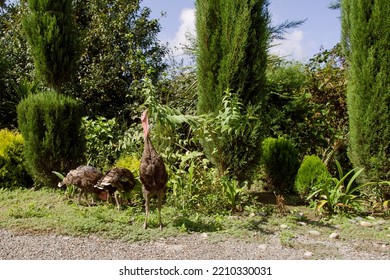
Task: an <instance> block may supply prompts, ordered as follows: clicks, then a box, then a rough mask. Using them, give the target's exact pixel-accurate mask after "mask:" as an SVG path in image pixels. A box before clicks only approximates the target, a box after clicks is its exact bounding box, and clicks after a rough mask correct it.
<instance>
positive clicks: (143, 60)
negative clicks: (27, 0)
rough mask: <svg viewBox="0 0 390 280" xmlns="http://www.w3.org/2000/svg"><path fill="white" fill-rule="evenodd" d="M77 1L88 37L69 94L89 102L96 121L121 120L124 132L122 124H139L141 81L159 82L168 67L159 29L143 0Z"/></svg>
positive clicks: (89, 111) (87, 106) (80, 21)
mask: <svg viewBox="0 0 390 280" xmlns="http://www.w3.org/2000/svg"><path fill="white" fill-rule="evenodd" d="M73 2H74V6H75V8H74V9H75V13H76V17H77V24H78V26H79V27H80V29H81V33H82V34H83V35H84V36H83V38H82V46H83V53H82V55H81V59H80V67H79V69H78V72H77V75H76V77H75V79H76V80H75V82H74V83H73V84H72V85H71V86H70V87H69V88H68V92H69V94H71V95H73V96H75V97H77V98H79V99H81V100H82V101H83V102H84V106H85V110H86V114H87V115H88V116H89V117H90V118H91V119H94V118H95V117H96V116H97V115H99V116H104V117H105V118H107V119H112V118H116V122H117V123H118V124H119V125H120V128H121V129H122V130H124V129H123V127H122V124H126V126H129V125H130V124H132V123H134V122H137V121H138V118H137V117H138V114H135V112H139V108H138V107H139V106H140V104H142V103H143V102H144V99H143V96H142V95H141V93H140V90H141V84H142V79H143V78H145V76H146V75H147V74H148V75H149V77H150V78H151V79H152V80H153V82H154V83H156V81H157V79H158V78H159V77H160V75H161V73H162V72H163V71H164V70H165V68H166V64H165V62H164V56H165V54H166V47H165V46H163V45H161V44H160V43H159V41H158V38H157V35H158V33H159V32H160V28H161V27H160V24H159V22H158V20H157V19H151V18H150V15H151V10H150V9H149V8H147V7H141V6H140V2H141V1H140V0H115V1H113V0H109V1H100V0H88V1H85V0H76V1H73ZM149 69H153V70H152V71H149V73H148V70H149ZM129 115H130V117H129Z"/></svg>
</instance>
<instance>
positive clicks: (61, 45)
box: [23, 0, 79, 91]
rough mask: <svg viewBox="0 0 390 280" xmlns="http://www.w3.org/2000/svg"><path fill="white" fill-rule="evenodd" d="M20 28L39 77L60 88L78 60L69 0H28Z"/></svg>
mask: <svg viewBox="0 0 390 280" xmlns="http://www.w3.org/2000/svg"><path fill="white" fill-rule="evenodd" d="M28 7H29V13H28V14H27V15H26V16H25V17H24V19H23V29H24V31H25V33H26V35H27V40H28V43H29V45H30V47H31V52H32V55H33V57H34V64H35V68H36V70H37V73H38V75H39V76H40V78H41V79H42V80H43V81H44V82H46V84H47V85H48V86H49V87H52V88H54V89H55V90H56V91H60V89H61V86H62V85H63V84H64V83H65V82H67V81H69V80H70V78H71V76H72V73H73V71H74V70H75V66H76V61H77V60H78V58H79V56H78V46H79V39H78V34H77V29H76V28H75V26H74V19H73V13H72V0H28Z"/></svg>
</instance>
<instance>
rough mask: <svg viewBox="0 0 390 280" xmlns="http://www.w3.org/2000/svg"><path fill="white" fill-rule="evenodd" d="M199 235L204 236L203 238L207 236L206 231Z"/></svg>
mask: <svg viewBox="0 0 390 280" xmlns="http://www.w3.org/2000/svg"><path fill="white" fill-rule="evenodd" d="M201 236H202V238H205V239H206V238H208V237H209V235H208V234H207V233H206V232H204V233H202V234H201Z"/></svg>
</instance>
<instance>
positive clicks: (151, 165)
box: [58, 110, 168, 229]
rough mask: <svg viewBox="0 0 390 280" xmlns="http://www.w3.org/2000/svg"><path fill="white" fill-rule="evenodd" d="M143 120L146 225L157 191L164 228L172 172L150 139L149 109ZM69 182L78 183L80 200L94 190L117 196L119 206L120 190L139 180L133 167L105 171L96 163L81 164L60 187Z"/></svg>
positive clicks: (161, 226)
mask: <svg viewBox="0 0 390 280" xmlns="http://www.w3.org/2000/svg"><path fill="white" fill-rule="evenodd" d="M141 123H142V128H143V133H144V151H143V154H142V158H141V164H140V180H141V183H142V194H143V196H144V199H145V222H144V228H145V229H146V228H147V227H148V216H149V202H150V198H151V197H152V196H154V195H157V199H158V206H157V209H158V222H159V226H160V229H162V228H163V224H162V221H161V207H162V200H163V197H164V194H165V192H166V190H167V187H166V184H167V181H168V174H167V171H166V169H165V165H164V162H163V159H162V158H161V157H160V156H159V155H158V154H157V152H156V150H155V149H154V147H153V145H152V142H151V140H150V136H149V121H148V111H147V110H145V111H144V112H143V113H142V116H141ZM65 185H74V186H75V187H77V188H78V189H79V194H78V202H79V204H80V202H81V196H82V195H83V194H84V195H85V197H86V199H87V201H88V194H89V193H94V194H96V195H99V196H101V197H102V196H106V199H107V201H110V198H111V197H112V196H114V198H115V202H116V205H117V208H118V210H119V209H120V206H121V205H120V201H119V197H118V192H119V193H120V192H128V191H131V190H132V189H133V188H134V187H135V185H136V181H135V178H134V175H133V174H132V173H131V171H130V170H128V169H126V168H122V167H114V168H113V169H111V170H110V171H108V172H107V173H106V174H105V175H104V174H103V173H102V172H100V171H99V170H98V169H97V168H95V167H93V166H89V165H81V166H79V167H77V168H76V169H73V170H71V171H69V173H68V174H67V175H66V176H65V178H64V179H63V180H62V182H60V183H59V184H58V186H59V187H63V186H65Z"/></svg>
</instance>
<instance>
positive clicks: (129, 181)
mask: <svg viewBox="0 0 390 280" xmlns="http://www.w3.org/2000/svg"><path fill="white" fill-rule="evenodd" d="M134 187H135V178H134V175H133V173H131V171H130V170H129V169H127V168H122V167H114V168H113V169H111V170H110V171H109V172H108V173H107V174H106V175H104V176H103V177H102V178H101V179H100V180H99V181H98V182H97V184H96V185H95V188H97V189H100V190H105V191H106V192H107V193H108V197H107V201H109V199H110V196H111V195H112V194H114V198H115V202H116V206H117V208H118V210H120V203H119V199H118V192H121V193H124V192H129V191H131V190H132V189H134Z"/></svg>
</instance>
